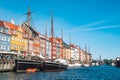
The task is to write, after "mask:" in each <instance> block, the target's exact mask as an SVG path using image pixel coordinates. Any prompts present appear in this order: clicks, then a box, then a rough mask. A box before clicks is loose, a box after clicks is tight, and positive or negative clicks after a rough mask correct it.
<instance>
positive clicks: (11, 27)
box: [5, 22, 19, 30]
mask: <svg viewBox="0 0 120 80" xmlns="http://www.w3.org/2000/svg"><path fill="white" fill-rule="evenodd" d="M5 27H7V28H9V29H12V30H17V29H18V27H19V26H18V25H15V24H12V23H10V22H5Z"/></svg>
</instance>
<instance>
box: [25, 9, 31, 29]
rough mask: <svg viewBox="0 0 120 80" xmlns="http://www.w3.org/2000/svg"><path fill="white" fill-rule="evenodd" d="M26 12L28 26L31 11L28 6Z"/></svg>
mask: <svg viewBox="0 0 120 80" xmlns="http://www.w3.org/2000/svg"><path fill="white" fill-rule="evenodd" d="M26 14H27V22H28V26H29V27H30V16H31V11H30V7H28V12H27V13H26Z"/></svg>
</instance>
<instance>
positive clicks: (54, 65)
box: [43, 15, 68, 72]
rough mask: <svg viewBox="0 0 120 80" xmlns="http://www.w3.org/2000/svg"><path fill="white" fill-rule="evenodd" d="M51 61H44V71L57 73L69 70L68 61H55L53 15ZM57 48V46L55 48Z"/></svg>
mask: <svg viewBox="0 0 120 80" xmlns="http://www.w3.org/2000/svg"><path fill="white" fill-rule="evenodd" d="M50 39H51V47H52V48H51V61H44V63H43V71H45V72H56V71H64V70H66V69H67V67H68V65H67V62H66V60H63V59H56V60H54V54H53V53H54V46H55V44H56V43H55V38H54V28H53V15H51V38H50ZM55 47H56V46H55Z"/></svg>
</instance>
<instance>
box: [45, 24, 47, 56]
mask: <svg viewBox="0 0 120 80" xmlns="http://www.w3.org/2000/svg"><path fill="white" fill-rule="evenodd" d="M46 45H47V22H46V26H45V57H46V49H47V47H46Z"/></svg>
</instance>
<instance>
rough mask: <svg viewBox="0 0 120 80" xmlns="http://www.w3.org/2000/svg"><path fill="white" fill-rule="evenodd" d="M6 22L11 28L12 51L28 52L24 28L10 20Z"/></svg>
mask: <svg viewBox="0 0 120 80" xmlns="http://www.w3.org/2000/svg"><path fill="white" fill-rule="evenodd" d="M5 24H6V26H7V27H8V28H9V32H10V34H11V42H10V43H11V44H10V49H11V51H15V52H17V53H23V52H26V50H27V40H26V39H25V37H26V35H25V32H24V29H23V28H21V27H20V26H17V25H14V24H12V23H9V22H5Z"/></svg>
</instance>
